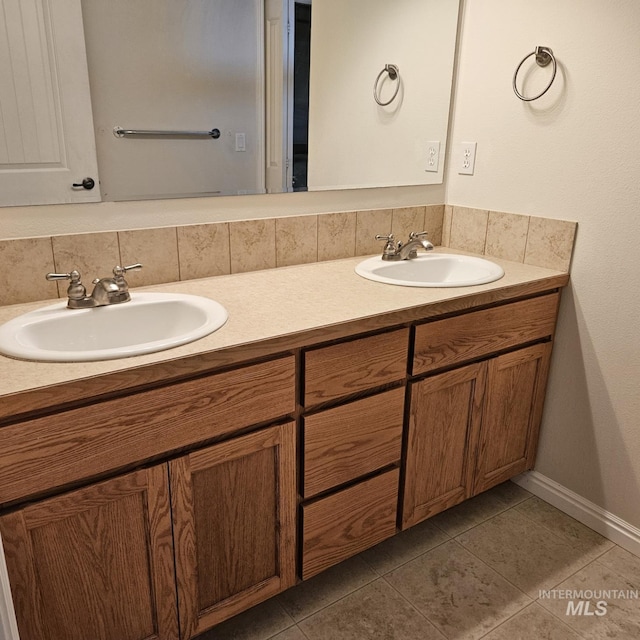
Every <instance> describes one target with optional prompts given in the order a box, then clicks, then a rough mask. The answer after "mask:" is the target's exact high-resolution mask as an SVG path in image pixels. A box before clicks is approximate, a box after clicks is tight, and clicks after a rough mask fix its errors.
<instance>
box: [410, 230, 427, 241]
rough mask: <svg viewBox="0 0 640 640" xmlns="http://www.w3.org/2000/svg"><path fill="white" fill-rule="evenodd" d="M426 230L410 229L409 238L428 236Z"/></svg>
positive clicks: (415, 238)
mask: <svg viewBox="0 0 640 640" xmlns="http://www.w3.org/2000/svg"><path fill="white" fill-rule="evenodd" d="M428 235H429V232H428V231H412V232H411V233H409V240H417V239H418V238H422V237H423V236H428Z"/></svg>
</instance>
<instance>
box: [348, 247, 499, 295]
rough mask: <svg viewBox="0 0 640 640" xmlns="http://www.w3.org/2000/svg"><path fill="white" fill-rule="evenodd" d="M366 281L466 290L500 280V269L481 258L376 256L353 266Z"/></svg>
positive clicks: (447, 255)
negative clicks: (397, 257)
mask: <svg viewBox="0 0 640 640" xmlns="http://www.w3.org/2000/svg"><path fill="white" fill-rule="evenodd" d="M356 273H357V274H358V275H360V276H362V277H363V278H367V279H368V280H375V281H376V282H384V283H387V284H395V285H400V286H402V287H469V286H472V285H476V284H486V283H487V282H493V281H494V280H498V279H500V278H502V276H503V275H504V270H503V269H502V267H501V266H499V265H497V264H496V263H495V262H491V261H490V260H485V259H484V258H476V257H474V256H464V255H456V254H452V253H425V254H422V253H421V254H418V257H417V258H412V259H410V260H399V261H397V262H395V261H387V260H383V259H382V258H381V257H379V256H375V257H373V258H367V259H366V260H363V261H362V262H360V263H359V264H358V265H357V266H356Z"/></svg>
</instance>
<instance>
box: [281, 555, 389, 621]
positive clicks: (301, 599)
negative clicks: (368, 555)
mask: <svg viewBox="0 0 640 640" xmlns="http://www.w3.org/2000/svg"><path fill="white" fill-rule="evenodd" d="M377 577H378V576H377V575H376V574H375V573H374V572H373V571H372V569H371V568H370V567H369V566H368V565H367V564H366V563H365V562H364V561H363V560H362V559H361V558H360V557H359V556H356V557H355V558H351V559H349V560H345V561H344V562H341V563H340V564H339V565H336V566H335V567H331V568H330V569H327V570H326V571H324V572H322V573H321V574H319V575H317V576H315V577H313V578H311V579H310V580H306V581H305V582H302V583H300V584H299V585H297V586H295V587H293V588H292V589H289V590H287V591H285V592H284V593H281V594H280V595H279V596H278V599H279V601H280V604H281V605H282V607H283V608H284V609H285V611H286V612H287V613H288V614H289V615H290V616H291V617H292V618H293V619H294V620H295V621H296V622H299V621H300V620H303V619H304V618H307V617H309V616H310V615H312V614H313V613H315V612H316V611H320V609H324V607H326V606H328V605H330V604H332V603H334V602H336V600H339V599H340V598H343V597H344V596H346V595H348V594H349V593H351V592H352V591H355V590H356V589H359V588H360V587H363V586H364V585H365V584H368V583H369V582H372V581H373V580H375V579H376V578H377Z"/></svg>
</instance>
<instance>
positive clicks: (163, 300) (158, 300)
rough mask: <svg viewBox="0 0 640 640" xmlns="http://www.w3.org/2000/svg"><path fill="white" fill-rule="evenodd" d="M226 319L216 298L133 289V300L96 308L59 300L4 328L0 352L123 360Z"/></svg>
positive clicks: (29, 356) (71, 359) (205, 330)
mask: <svg viewBox="0 0 640 640" xmlns="http://www.w3.org/2000/svg"><path fill="white" fill-rule="evenodd" d="M227 318H228V314H227V310H226V309H225V308H224V307H223V306H222V305H221V304H219V303H218V302H216V301H215V300H210V299H209V298H203V297H201V296H193V295H187V294H178V293H171V294H169V293H135V294H133V295H132V297H131V301H130V302H125V303H122V304H114V305H110V306H105V307H96V308H93V309H67V307H66V302H59V303H57V304H54V305H51V306H48V307H44V308H42V309H37V310H36V311H31V312H30V313H25V314H24V315H21V316H18V317H17V318H14V319H13V320H10V321H9V322H6V323H5V324H3V325H2V326H0V353H3V354H4V355H7V356H12V357H14V358H21V359H24V360H39V361H45V362H87V361H96V360H112V359H115V358H125V357H128V356H137V355H142V354H145V353H154V352H156V351H163V350H164V349H170V348H172V347H177V346H179V345H182V344H186V343H188V342H193V341H194V340H198V339H199V338H202V337H204V336H206V335H208V334H210V333H213V332H214V331H216V330H217V329H219V328H220V327H222V325H223V324H224V323H225V322H226V321H227Z"/></svg>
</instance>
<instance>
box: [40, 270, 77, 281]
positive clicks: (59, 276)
mask: <svg viewBox="0 0 640 640" xmlns="http://www.w3.org/2000/svg"><path fill="white" fill-rule="evenodd" d="M45 278H46V279H47V280H71V283H72V284H75V283H77V282H80V272H78V271H76V270H75V269H74V270H73V271H71V272H70V273H47V275H46V276H45Z"/></svg>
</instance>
